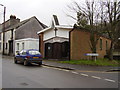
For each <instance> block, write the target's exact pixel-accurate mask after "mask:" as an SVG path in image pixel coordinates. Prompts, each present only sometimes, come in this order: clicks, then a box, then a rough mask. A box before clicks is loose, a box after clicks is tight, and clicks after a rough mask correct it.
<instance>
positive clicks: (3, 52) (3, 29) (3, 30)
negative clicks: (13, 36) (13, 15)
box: [0, 4, 6, 55]
mask: <svg viewBox="0 0 120 90" xmlns="http://www.w3.org/2000/svg"><path fill="white" fill-rule="evenodd" d="M0 5H1V6H3V7H4V13H3V14H4V15H3V24H2V25H3V28H2V32H3V51H2V54H3V55H4V54H5V50H4V49H5V13H6V7H5V6H4V5H3V4H0Z"/></svg>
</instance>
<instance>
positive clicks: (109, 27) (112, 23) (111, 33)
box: [104, 0, 120, 60]
mask: <svg viewBox="0 0 120 90" xmlns="http://www.w3.org/2000/svg"><path fill="white" fill-rule="evenodd" d="M104 5H105V9H106V12H105V16H104V17H105V19H104V25H105V30H104V31H106V33H107V35H108V37H109V38H110V39H111V45H110V50H109V59H110V60H112V59H113V50H114V45H115V44H116V43H117V41H118V38H119V33H118V32H119V31H120V29H119V28H118V27H119V26H118V24H119V23H120V20H119V17H120V1H119V2H117V0H116V1H114V2H112V1H111V0H109V1H106V2H104Z"/></svg>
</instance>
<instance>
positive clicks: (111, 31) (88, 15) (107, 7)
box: [69, 0, 120, 60]
mask: <svg viewBox="0 0 120 90" xmlns="http://www.w3.org/2000/svg"><path fill="white" fill-rule="evenodd" d="M69 8H70V9H71V10H73V11H75V12H76V13H77V19H76V20H77V25H78V27H81V28H85V29H88V30H89V31H90V33H91V35H90V47H91V51H92V53H96V50H97V48H96V45H97V42H98V40H99V37H97V36H96V33H99V34H101V35H106V36H108V37H109V38H110V39H111V46H110V50H109V53H108V54H109V59H110V60H112V59H113V49H114V45H115V43H116V42H117V40H118V36H119V35H118V31H120V30H119V28H118V26H119V25H118V22H119V21H120V20H119V19H120V1H119V2H117V0H116V2H112V1H111V0H109V1H108V0H107V1H100V2H95V1H94V0H93V1H91V2H89V1H88V0H86V2H85V5H80V4H78V3H77V2H74V5H73V6H69ZM71 17H72V16H71ZM72 18H73V17H72ZM74 19H75V18H74Z"/></svg>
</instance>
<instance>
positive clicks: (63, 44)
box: [37, 15, 73, 59]
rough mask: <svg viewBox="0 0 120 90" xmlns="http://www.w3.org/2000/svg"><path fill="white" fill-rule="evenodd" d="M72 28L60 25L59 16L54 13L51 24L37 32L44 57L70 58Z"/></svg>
mask: <svg viewBox="0 0 120 90" xmlns="http://www.w3.org/2000/svg"><path fill="white" fill-rule="evenodd" d="M72 28H73V27H71V26H65V25H59V22H58V19H57V16H55V15H53V20H52V24H51V26H50V27H48V28H46V29H43V30H41V31H39V32H37V34H38V35H39V43H40V46H39V48H40V52H41V53H42V55H43V57H44V58H46V59H61V58H62V59H68V58H69V32H70V31H71V30H72Z"/></svg>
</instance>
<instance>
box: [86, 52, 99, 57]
mask: <svg viewBox="0 0 120 90" xmlns="http://www.w3.org/2000/svg"><path fill="white" fill-rule="evenodd" d="M85 56H99V54H98V53H86V54H85Z"/></svg>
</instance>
